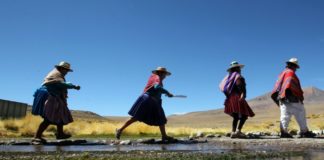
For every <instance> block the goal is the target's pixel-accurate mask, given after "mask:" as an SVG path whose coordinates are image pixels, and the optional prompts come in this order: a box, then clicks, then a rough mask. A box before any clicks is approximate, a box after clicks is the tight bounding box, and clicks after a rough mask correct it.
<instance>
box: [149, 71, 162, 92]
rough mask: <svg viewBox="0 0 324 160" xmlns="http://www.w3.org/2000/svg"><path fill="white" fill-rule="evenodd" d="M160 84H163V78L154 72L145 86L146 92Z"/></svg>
mask: <svg viewBox="0 0 324 160" xmlns="http://www.w3.org/2000/svg"><path fill="white" fill-rule="evenodd" d="M156 84H158V85H160V86H163V84H162V82H161V80H160V77H159V76H158V75H156V74H152V75H151V76H150V78H149V80H148V82H147V84H146V86H145V88H144V93H145V92H147V91H148V90H149V89H151V88H152V87H154V85H156Z"/></svg>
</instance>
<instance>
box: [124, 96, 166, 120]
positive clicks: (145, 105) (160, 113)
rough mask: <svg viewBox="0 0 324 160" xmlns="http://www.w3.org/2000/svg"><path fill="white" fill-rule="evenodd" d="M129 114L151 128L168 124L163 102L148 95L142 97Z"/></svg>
mask: <svg viewBox="0 0 324 160" xmlns="http://www.w3.org/2000/svg"><path fill="white" fill-rule="evenodd" d="M128 114H129V115H131V116H132V117H133V118H135V119H136V120H138V121H140V122H144V123H145V124H147V125H151V126H161V125H165V124H166V123H167V119H166V117H165V114H164V110H163V108H162V100H158V99H154V98H152V97H150V96H149V95H148V94H143V95H141V96H140V97H139V98H138V99H137V100H136V102H135V103H134V105H133V106H132V108H131V109H130V110H129V112H128Z"/></svg>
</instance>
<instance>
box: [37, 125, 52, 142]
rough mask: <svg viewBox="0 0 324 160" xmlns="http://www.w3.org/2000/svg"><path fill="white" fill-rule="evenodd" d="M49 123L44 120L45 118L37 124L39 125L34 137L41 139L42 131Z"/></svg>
mask: <svg viewBox="0 0 324 160" xmlns="http://www.w3.org/2000/svg"><path fill="white" fill-rule="evenodd" d="M49 125H50V124H49V123H48V122H47V121H46V120H43V122H42V123H41V124H39V127H38V129H37V132H36V136H35V138H39V139H41V138H42V134H43V132H44V131H45V130H46V128H47V127H48V126H49Z"/></svg>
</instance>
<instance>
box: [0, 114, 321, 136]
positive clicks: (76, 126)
mask: <svg viewBox="0 0 324 160" xmlns="http://www.w3.org/2000/svg"><path fill="white" fill-rule="evenodd" d="M323 120H324V114H320V115H309V116H308V119H307V122H308V126H309V128H310V129H312V130H323V129H324V124H323V123H322V122H323ZM41 122H42V118H41V117H39V116H33V115H30V114H28V115H27V116H26V117H25V118H23V119H9V120H1V121H0V137H32V136H34V134H35V132H36V130H37V128H38V125H39V124H40V123H41ZM215 123H216V122H215ZM122 124H123V122H111V121H106V120H98V119H86V120H84V119H75V121H74V122H73V123H71V124H69V125H67V126H65V127H64V130H65V131H66V132H69V133H71V134H73V135H74V136H100V135H114V133H115V129H116V128H119V127H121V126H122ZM227 126H228V127H214V128H211V127H210V128H209V127H205V128H193V127H168V126H167V128H166V129H167V132H168V134H170V135H173V136H184V135H186V136H187V135H194V134H196V133H198V132H203V133H227V132H229V131H230V126H231V124H228V125H227ZM290 129H291V130H298V129H299V127H298V125H297V123H296V122H295V120H292V122H291V124H290ZM243 131H244V132H260V131H262V132H279V122H278V121H265V122H263V123H249V122H247V124H246V125H245V126H244V128H243ZM55 132H56V127H55V126H53V125H51V126H50V127H48V129H47V130H46V131H45V132H44V135H45V136H53V135H54V133H55ZM123 135H128V136H145V135H160V131H159V128H158V127H152V126H148V125H145V124H144V123H134V124H133V125H131V126H130V127H128V128H127V129H126V130H125V131H124V133H123Z"/></svg>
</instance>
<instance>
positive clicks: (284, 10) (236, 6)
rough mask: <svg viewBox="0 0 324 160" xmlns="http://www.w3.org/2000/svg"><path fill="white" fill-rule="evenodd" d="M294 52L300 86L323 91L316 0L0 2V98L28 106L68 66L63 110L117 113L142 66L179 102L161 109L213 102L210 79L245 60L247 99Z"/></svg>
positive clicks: (139, 79) (138, 84)
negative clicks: (53, 73)
mask: <svg viewBox="0 0 324 160" xmlns="http://www.w3.org/2000/svg"><path fill="white" fill-rule="evenodd" d="M291 57H297V58H298V59H299V62H300V66H301V69H300V70H298V72H297V74H298V76H299V77H300V80H301V83H302V85H303V86H304V87H307V86H316V87H318V88H320V89H324V72H323V64H324V63H323V62H324V1H322V0H312V1H306V0H244V1H243V0H114V1H112V0H87V1H85V0H55V1H49V0H39V1H34V0H28V1H24V0H1V1H0V60H1V63H0V70H1V78H0V99H7V100H14V101H19V102H25V103H28V104H32V101H33V93H34V91H35V90H36V89H37V88H38V87H40V85H41V83H42V81H43V78H44V77H45V76H46V74H47V73H48V72H49V71H50V70H52V69H53V67H54V65H55V64H58V63H59V62H60V61H62V60H65V61H68V62H70V63H71V65H72V68H73V69H74V72H72V73H70V74H68V75H67V77H66V79H67V81H70V82H73V83H75V84H79V85H81V87H82V88H81V90H80V91H75V90H71V91H70V92H69V93H70V98H69V99H68V102H69V107H70V109H77V110H88V111H93V112H96V113H98V114H100V115H118V116H125V115H127V112H128V111H129V109H130V107H131V106H132V104H133V103H134V101H135V100H136V99H137V97H138V96H139V95H140V94H141V93H142V91H143V88H144V86H145V84H146V82H147V79H148V77H149V76H150V74H151V71H152V70H153V69H155V68H156V67H157V66H164V67H166V68H167V69H168V70H170V71H171V72H172V75H171V76H170V77H168V78H167V79H165V81H164V85H165V88H166V89H168V90H169V91H170V92H171V93H173V94H184V95H187V96H188V98H187V99H176V98H171V99H170V98H167V97H163V107H164V110H165V112H166V114H167V115H170V114H174V113H185V112H192V111H202V110H211V109H217V108H221V107H223V106H222V105H223V101H224V96H223V94H222V93H221V92H220V91H219V89H218V84H219V82H220V81H221V79H222V78H223V77H224V76H225V74H226V69H227V67H228V66H229V63H230V62H231V61H232V60H237V61H239V62H240V63H243V64H245V65H246V67H245V68H244V69H243V71H242V74H243V76H245V78H246V81H247V89H248V99H251V98H254V97H256V96H259V95H261V94H264V93H266V92H269V91H271V90H272V87H273V85H274V83H275V81H276V79H277V76H278V74H279V73H280V72H281V71H282V69H283V68H284V67H285V61H287V60H288V59H289V58H291Z"/></svg>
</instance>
